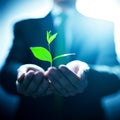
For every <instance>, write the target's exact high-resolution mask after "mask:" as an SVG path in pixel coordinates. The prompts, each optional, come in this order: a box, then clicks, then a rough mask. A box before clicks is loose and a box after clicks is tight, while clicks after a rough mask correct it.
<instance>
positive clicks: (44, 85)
mask: <svg viewBox="0 0 120 120" xmlns="http://www.w3.org/2000/svg"><path fill="white" fill-rule="evenodd" d="M41 80H42V81H41V82H40V84H39V85H38V87H37V88H36V90H35V92H34V93H33V96H34V97H39V96H43V95H46V94H48V93H49V94H50V91H49V92H48V91H47V90H48V87H49V84H50V83H49V82H48V80H47V79H46V78H44V79H41ZM46 91H47V93H46Z"/></svg>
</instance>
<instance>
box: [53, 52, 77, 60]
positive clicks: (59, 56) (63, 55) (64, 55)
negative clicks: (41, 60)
mask: <svg viewBox="0 0 120 120" xmlns="http://www.w3.org/2000/svg"><path fill="white" fill-rule="evenodd" d="M70 55H75V53H68V54H62V55H58V56H56V57H54V58H53V60H56V59H58V58H61V57H66V56H70Z"/></svg>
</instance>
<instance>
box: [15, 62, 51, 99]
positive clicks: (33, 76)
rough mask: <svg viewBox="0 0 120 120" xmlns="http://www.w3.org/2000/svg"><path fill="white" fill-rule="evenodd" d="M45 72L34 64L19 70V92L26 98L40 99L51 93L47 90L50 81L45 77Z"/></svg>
mask: <svg viewBox="0 0 120 120" xmlns="http://www.w3.org/2000/svg"><path fill="white" fill-rule="evenodd" d="M44 72H45V71H44V70H43V69H42V68H41V67H39V66H37V65H34V64H25V65H22V66H21V67H20V68H19V69H18V76H17V81H16V85H17V90H18V92H19V93H21V94H23V95H25V96H33V97H38V96H41V95H48V94H50V93H51V91H50V90H47V89H48V87H49V81H48V79H47V78H45V76H44Z"/></svg>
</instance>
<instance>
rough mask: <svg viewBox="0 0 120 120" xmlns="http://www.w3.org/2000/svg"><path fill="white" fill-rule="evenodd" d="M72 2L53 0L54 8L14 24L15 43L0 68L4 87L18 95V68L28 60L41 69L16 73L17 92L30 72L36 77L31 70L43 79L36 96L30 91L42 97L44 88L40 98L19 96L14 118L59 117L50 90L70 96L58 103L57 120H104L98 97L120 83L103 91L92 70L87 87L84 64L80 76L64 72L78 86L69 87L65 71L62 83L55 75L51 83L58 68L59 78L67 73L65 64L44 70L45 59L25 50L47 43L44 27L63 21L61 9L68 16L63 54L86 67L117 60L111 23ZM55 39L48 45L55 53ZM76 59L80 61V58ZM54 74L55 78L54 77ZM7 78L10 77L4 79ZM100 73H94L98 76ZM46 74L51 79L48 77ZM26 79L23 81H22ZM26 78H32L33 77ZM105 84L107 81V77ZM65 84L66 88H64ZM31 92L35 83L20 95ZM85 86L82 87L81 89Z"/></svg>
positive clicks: (48, 29)
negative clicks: (91, 15) (19, 99)
mask: <svg viewBox="0 0 120 120" xmlns="http://www.w3.org/2000/svg"><path fill="white" fill-rule="evenodd" d="M75 2H76V1H75V0H54V3H55V4H54V5H55V6H54V7H53V10H52V11H51V12H50V13H49V14H48V15H47V16H45V17H44V18H40V19H29V20H23V21H20V22H18V23H16V24H15V29H14V41H13V46H12V49H11V51H10V54H9V56H8V58H7V60H6V64H5V65H4V67H3V74H2V85H3V87H4V88H5V89H6V90H7V91H8V92H11V93H17V90H16V84H15V82H16V78H17V69H18V68H19V67H20V66H21V65H23V64H28V63H29V64H36V65H38V66H40V68H38V69H41V68H42V69H43V70H42V72H38V71H36V69H33V68H34V67H32V69H31V67H30V69H29V70H30V71H29V70H28V71H25V74H23V71H22V77H21V74H20V78H18V80H19V82H21V84H18V91H19V90H21V89H22V88H24V87H25V86H22V87H21V85H27V86H26V87H29V82H30V81H29V82H27V80H28V78H26V77H25V76H28V77H29V74H30V76H31V75H32V76H33V77H35V76H34V70H35V75H36V76H37V77H38V78H39V77H41V75H42V77H43V79H44V80H43V79H42V83H41V81H39V82H40V83H41V84H40V83H39V84H40V86H39V85H38V86H37V88H38V89H39V90H38V92H37V93H36V94H35V95H33V94H32V95H33V96H37V97H38V96H40V95H42V93H45V92H46V94H45V96H44V97H41V96H40V99H34V98H31V97H30V98H29V97H22V99H21V100H22V102H21V106H20V109H19V111H18V116H17V117H21V118H24V117H26V118H38V117H39V118H43V117H44V118H46V119H47V118H49V119H50V118H51V119H54V118H55V119H57V118H56V117H58V116H59V115H58V116H57V115H55V114H54V113H56V112H55V110H56V109H54V102H53V101H54V100H53V96H51V94H52V93H53V94H57V95H61V96H63V97H66V96H68V98H65V99H63V100H64V101H63V103H62V104H63V105H62V107H63V108H62V115H60V118H61V119H62V117H63V118H66V119H67V118H68V119H69V118H71V117H72V118H73V119H77V118H82V119H86V118H88V119H90V118H91V119H97V118H102V117H103V116H102V115H101V108H100V104H99V102H100V98H101V96H103V95H105V94H107V93H111V92H113V91H116V90H117V89H118V88H119V85H118V84H117V85H116V87H115V86H114V85H113V88H114V89H112V91H111V89H110V88H109V87H108V86H107V88H106V86H105V87H104V89H105V91H104V90H102V91H101V87H103V86H102V85H104V82H101V80H99V82H98V81H95V79H93V78H92V76H91V74H90V76H91V79H90V81H89V82H88V84H89V86H88V88H87V89H86V87H87V80H86V78H84V74H85V75H86V74H87V73H86V72H85V71H86V70H88V69H89V67H88V65H86V64H84V65H85V68H82V70H81V72H80V73H79V77H76V74H77V73H76V72H74V71H72V72H71V71H69V69H67V72H69V73H70V75H71V76H69V80H71V82H73V81H74V80H75V81H77V82H74V85H75V88H76V89H73V88H74V87H73V86H74V85H71V83H69V82H68V81H67V79H66V77H67V78H68V76H66V75H67V74H66V75H65V76H66V77H63V78H64V80H62V81H60V79H59V80H58V81H57V82H56V80H55V81H54V84H53V81H52V80H54V79H53V78H54V75H55V74H56V72H57V74H58V71H59V74H60V76H62V74H63V73H64V70H65V71H66V67H64V66H63V67H60V68H59V69H56V68H50V69H48V67H49V64H48V63H47V62H44V61H39V60H37V59H36V58H34V56H33V55H32V53H31V51H30V49H29V48H30V47H31V46H32V47H36V46H42V47H45V48H47V47H48V45H47V42H45V41H46V31H52V33H55V32H57V30H58V29H57V26H58V25H59V23H61V22H60V21H61V20H60V19H61V18H60V19H59V17H58V13H62V12H64V13H66V14H67V18H68V19H67V21H66V25H65V26H66V27H67V26H68V27H70V28H68V29H67V28H66V29H67V30H66V31H67V33H66V34H65V37H64V38H65V41H67V47H66V48H67V52H73V53H76V55H75V56H71V58H69V61H71V60H74V59H78V60H81V61H84V62H86V63H88V64H90V65H92V64H93V65H94V64H97V65H100V64H101V65H116V64H118V63H117V60H116V54H115V49H114V41H113V40H114V34H113V29H114V28H113V24H112V23H108V22H106V21H101V20H96V19H92V18H89V17H86V16H84V15H82V14H79V13H78V12H77V11H76V9H75ZM61 34H62V33H61ZM61 34H59V33H58V35H59V36H58V38H59V37H60V36H61ZM62 39H63V38H62ZM57 41H59V39H58V40H55V41H53V43H52V44H51V45H52V46H51V48H53V49H52V53H53V55H55V54H56V50H57V49H58V48H57V47H56V45H57ZM54 49H55V50H54ZM61 52H64V51H61ZM65 52H66V51H65ZM111 56H112V57H111ZM76 63H77V64H79V62H76ZM80 63H81V62H80ZM82 64H83V63H82ZM80 66H81V64H80ZM25 67H26V66H25ZM28 67H29V66H28ZM23 68H24V66H23ZM35 68H36V67H35ZM68 68H69V67H68ZM47 69H48V71H47ZM76 69H77V67H76ZM19 70H21V69H19ZM23 70H24V69H23ZM25 70H27V69H25ZM54 71H55V72H54ZM61 71H62V72H61ZM44 72H45V73H44ZM73 72H74V73H75V74H74V73H73ZM61 73H62V74H61ZM65 73H66V72H65ZM44 74H45V75H44ZM53 74H54V75H53ZM57 74H56V77H57V78H58V76H57ZM68 75H69V74H68ZM8 76H10V77H11V78H9V79H8ZM51 76H52V77H51ZM80 76H81V77H80ZM98 76H99V74H98ZM98 76H96V77H97V78H98ZM44 77H45V78H44ZM46 77H47V78H46ZM49 77H50V78H51V79H48V78H49ZM24 78H25V79H26V80H25V81H24ZM35 78H36V77H35ZM57 78H56V79H57ZM70 78H74V79H70ZM30 80H31V81H32V79H31V77H30ZM36 80H37V78H36ZM78 80H79V82H78ZM110 80H111V81H112V78H110ZM19 82H18V83H19ZM22 82H23V83H24V82H25V84H22ZM26 82H27V83H26ZM59 82H61V83H59ZM105 82H106V83H107V81H105ZM116 82H117V80H116ZM50 83H51V84H53V85H54V86H52V87H51V86H50V87H49V84H50ZM65 83H66V84H65ZM60 84H62V85H63V86H62V87H61V86H60ZM96 84H97V85H98V86H97V85H96ZM19 85H20V88H19ZM31 85H34V84H31ZM66 85H67V86H68V87H66ZM78 85H80V87H78ZM41 86H42V87H41ZM69 86H70V87H69ZM71 86H72V87H71ZM96 86H97V88H96ZM35 87H36V86H35ZM31 88H32V89H31ZM37 88H36V89H37ZM41 88H42V89H41ZM66 88H67V90H66ZM96 89H97V90H96ZM25 90H26V89H24V90H23V91H19V92H20V93H24V92H25ZM32 90H33V87H30V89H28V91H27V92H26V93H24V94H25V95H27V96H31V91H32ZM42 90H43V91H42ZM47 90H48V91H47ZM84 90H85V91H86V92H85V93H84ZM60 91H61V92H60ZM66 91H67V92H66ZM33 92H34V91H33ZM40 92H41V94H40ZM80 93H84V94H80ZM98 93H99V94H98ZM39 94H40V95H39ZM48 94H50V95H48ZM43 95H44V94H43ZM70 96H74V97H70ZM69 97H70V98H69ZM71 102H72V104H71ZM78 103H79V104H78ZM64 105H65V106H64ZM91 108H92V109H91ZM73 110H75V111H73ZM31 113H32V114H31ZM45 113H46V114H47V116H45ZM80 113H81V114H80ZM86 114H87V116H86Z"/></svg>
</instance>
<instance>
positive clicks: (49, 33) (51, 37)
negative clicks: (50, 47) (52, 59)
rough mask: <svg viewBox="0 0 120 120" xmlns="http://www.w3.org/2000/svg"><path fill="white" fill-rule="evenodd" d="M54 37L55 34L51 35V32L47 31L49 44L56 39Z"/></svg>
mask: <svg viewBox="0 0 120 120" xmlns="http://www.w3.org/2000/svg"><path fill="white" fill-rule="evenodd" d="M56 36H57V33H55V34H53V35H51V31H49V32H48V31H47V42H48V43H49V44H51V43H52V42H53V40H54V39H55V38H56Z"/></svg>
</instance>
